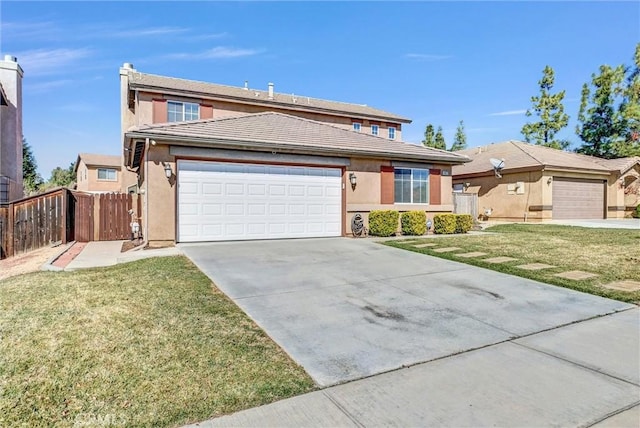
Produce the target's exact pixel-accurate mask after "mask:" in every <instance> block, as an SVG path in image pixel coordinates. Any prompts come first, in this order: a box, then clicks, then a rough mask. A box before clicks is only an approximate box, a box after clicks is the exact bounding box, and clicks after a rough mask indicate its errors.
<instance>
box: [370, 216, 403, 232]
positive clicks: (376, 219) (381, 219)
mask: <svg viewBox="0 0 640 428" xmlns="http://www.w3.org/2000/svg"><path fill="white" fill-rule="evenodd" d="M399 215H400V214H399V213H398V211H393V210H374V211H371V212H370V213H369V235H372V236H391V235H394V234H395V233H396V232H397V231H398V217H399Z"/></svg>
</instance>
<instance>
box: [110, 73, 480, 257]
mask: <svg viewBox="0 0 640 428" xmlns="http://www.w3.org/2000/svg"><path fill="white" fill-rule="evenodd" d="M120 73H121V77H122V82H123V87H122V93H121V95H122V109H123V114H122V117H123V134H124V135H123V136H124V163H123V166H124V167H125V168H126V169H127V170H133V171H136V174H135V175H134V179H137V184H138V185H139V189H140V193H141V194H143V195H144V196H143V215H142V224H143V225H145V236H146V238H147V239H148V240H149V241H151V242H152V243H154V244H160V243H173V242H197V241H222V240H243V239H274V238H298V237H326V236H344V235H347V234H349V233H351V220H352V217H353V215H354V214H355V213H361V214H363V215H364V217H365V219H366V218H367V217H368V213H369V212H370V211H371V210H377V209H391V210H397V211H407V210H423V211H426V212H427V213H428V214H429V215H430V216H431V215H432V214H434V213H438V212H451V211H452V209H453V206H452V195H451V185H452V184H451V166H452V165H454V164H459V163H462V162H465V161H468V159H467V158H465V157H463V156H460V155H457V154H453V153H450V152H446V151H441V150H435V149H430V148H426V147H423V146H418V145H413V144H407V143H403V142H401V141H398V140H399V139H400V125H401V124H402V123H408V122H409V120H408V119H405V118H402V117H400V116H396V115H393V114H390V113H385V112H382V111H381V110H377V109H373V108H371V107H365V106H360V105H356V104H345V103H337V102H333V101H323V100H316V99H307V98H306V97H298V98H292V97H291V96H290V95H288V96H284V95H281V94H273V99H271V93H270V92H261V91H254V90H249V89H247V90H245V89H243V88H229V87H222V86H220V85H211V84H205V83H199V82H189V81H183V80H178V79H172V78H166V77H158V76H150V75H144V74H140V73H137V72H135V71H133V70H132V69H131V67H130V66H128V65H125V67H124V68H122V69H121V70H120ZM151 83H153V85H151ZM163 85H164V86H163ZM150 88H152V89H153V93H146V92H145V93H143V90H144V91H147V90H150ZM219 88H223V89H224V90H225V91H227V92H224V93H222V94H218V93H215V91H218V89H219ZM207 91H210V92H207ZM221 92H222V91H221ZM256 93H258V95H255V94H256ZM238 94H240V95H242V96H240V95H238ZM249 95H250V96H249ZM223 97H228V98H229V99H228V100H227V99H226V98H225V100H222V99H221V98H223ZM286 97H288V98H289V99H287V98H286ZM143 99H144V100H146V101H144V102H143V101H142V100H143ZM154 99H157V100H167V102H169V101H168V100H170V99H174V100H181V101H182V102H183V103H187V102H188V103H193V104H195V105H197V106H199V107H198V110H199V116H197V117H200V120H195V121H186V122H179V121H178V122H172V123H166V122H169V121H170V120H173V119H174V118H175V117H173V116H167V119H164V117H165V116H164V112H165V110H164V107H162V106H163V101H158V102H157V103H154V102H153V100H154ZM293 99H296V101H293ZM164 105H166V103H164ZM189 109H191V107H189ZM256 110H261V112H260V111H256ZM171 111H173V108H172V107H171V108H168V109H167V114H169V112H171ZM187 111H192V110H187V109H186V105H185V107H184V108H183V114H184V116H181V117H180V119H183V118H184V119H194V116H191V113H189V115H186V113H187ZM154 112H155V113H154ZM203 112H206V115H205V118H203ZM154 114H155V115H156V116H157V120H155V121H154V120H152V118H153V116H154ZM137 116H141V117H137ZM206 117H208V118H206ZM354 119H358V120H359V121H360V122H357V123H360V124H361V125H360V127H359V129H354V127H353V124H352V123H351V122H352V121H353V120H354ZM163 120H164V122H165V123H153V122H159V121H163ZM376 121H377V123H379V125H378V131H377V132H378V135H377V136H376V135H372V131H371V124H372V123H373V122H376ZM132 124H133V125H136V124H137V126H133V127H130V125H132ZM383 124H384V125H383ZM392 124H393V125H395V126H396V134H395V135H392V137H394V138H392V139H390V138H389V137H390V136H389V134H388V130H389V128H390V126H391V125H392ZM356 128H357V127H356ZM354 130H355V131H356V132H354ZM381 130H385V132H387V133H386V134H385V133H383V132H382V131H381ZM134 182H135V181H134Z"/></svg>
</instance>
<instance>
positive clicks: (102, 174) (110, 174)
mask: <svg viewBox="0 0 640 428" xmlns="http://www.w3.org/2000/svg"><path fill="white" fill-rule="evenodd" d="M98 180H104V181H116V180H117V178H116V170H115V169H112V168H98Z"/></svg>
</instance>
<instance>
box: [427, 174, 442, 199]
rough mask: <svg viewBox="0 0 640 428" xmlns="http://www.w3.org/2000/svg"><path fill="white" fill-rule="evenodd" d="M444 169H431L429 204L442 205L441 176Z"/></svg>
mask: <svg viewBox="0 0 640 428" xmlns="http://www.w3.org/2000/svg"><path fill="white" fill-rule="evenodd" d="M441 174H442V171H441V170H439V169H430V170H429V204H431V205H440V201H441V195H440V192H441V186H440V176H441Z"/></svg>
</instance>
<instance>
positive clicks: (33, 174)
mask: <svg viewBox="0 0 640 428" xmlns="http://www.w3.org/2000/svg"><path fill="white" fill-rule="evenodd" d="M22 181H23V187H24V195H25V196H29V195H31V194H33V193H36V192H37V191H38V190H39V189H40V186H42V182H43V180H42V177H41V176H40V174H38V163H37V162H36V157H35V155H34V154H33V150H32V149H31V146H30V145H29V143H27V140H26V139H25V138H23V139H22Z"/></svg>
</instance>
